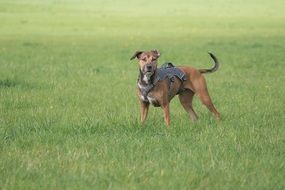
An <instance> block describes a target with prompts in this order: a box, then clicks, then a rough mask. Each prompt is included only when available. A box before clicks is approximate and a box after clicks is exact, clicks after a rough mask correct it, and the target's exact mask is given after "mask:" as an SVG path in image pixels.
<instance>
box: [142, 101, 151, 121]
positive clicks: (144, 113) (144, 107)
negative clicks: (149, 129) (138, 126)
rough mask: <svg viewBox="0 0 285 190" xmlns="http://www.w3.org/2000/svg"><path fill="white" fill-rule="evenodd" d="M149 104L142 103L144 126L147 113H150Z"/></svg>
mask: <svg viewBox="0 0 285 190" xmlns="http://www.w3.org/2000/svg"><path fill="white" fill-rule="evenodd" d="M148 108H149V103H148V102H143V101H141V123H142V124H144V122H145V120H146V117H147V113H148Z"/></svg>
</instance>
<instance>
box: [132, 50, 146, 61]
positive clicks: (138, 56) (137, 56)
mask: <svg viewBox="0 0 285 190" xmlns="http://www.w3.org/2000/svg"><path fill="white" fill-rule="evenodd" d="M142 53H143V51H136V52H135V53H134V55H133V56H132V57H131V59H130V60H133V59H134V58H138V59H139V58H140V56H141V54H142Z"/></svg>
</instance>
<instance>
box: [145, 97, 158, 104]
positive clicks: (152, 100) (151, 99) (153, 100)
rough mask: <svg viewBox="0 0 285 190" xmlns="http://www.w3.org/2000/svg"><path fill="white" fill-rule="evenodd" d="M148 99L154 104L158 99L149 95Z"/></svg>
mask: <svg viewBox="0 0 285 190" xmlns="http://www.w3.org/2000/svg"><path fill="white" fill-rule="evenodd" d="M147 99H148V101H149V103H151V104H153V103H155V102H156V99H155V98H152V97H149V96H147Z"/></svg>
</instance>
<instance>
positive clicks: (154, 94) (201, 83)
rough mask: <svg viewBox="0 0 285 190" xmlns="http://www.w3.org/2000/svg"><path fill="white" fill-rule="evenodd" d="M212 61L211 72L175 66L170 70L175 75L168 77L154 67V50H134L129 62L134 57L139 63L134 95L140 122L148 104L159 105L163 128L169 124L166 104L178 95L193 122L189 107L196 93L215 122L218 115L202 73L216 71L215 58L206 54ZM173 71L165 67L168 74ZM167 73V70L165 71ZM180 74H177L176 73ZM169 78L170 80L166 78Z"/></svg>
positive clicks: (155, 59) (145, 114)
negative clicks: (137, 104) (174, 72)
mask: <svg viewBox="0 0 285 190" xmlns="http://www.w3.org/2000/svg"><path fill="white" fill-rule="evenodd" d="M209 54H210V56H211V57H212V59H213V60H214V62H215V65H214V67H213V68H211V69H195V68H192V67H186V66H178V67H177V68H176V67H174V68H175V69H176V70H175V71H176V73H178V74H182V75H183V76H182V77H181V78H179V77H178V75H173V74H171V73H170V74H169V73H168V74H167V75H166V76H168V77H161V76H160V75H161V74H160V69H158V68H157V59H158V58H159V57H160V53H159V52H158V51H157V50H152V51H147V52H144V51H137V52H136V53H135V54H134V55H133V56H132V57H131V60H132V59H134V58H137V59H138V60H139V78H138V83H137V85H138V91H137V95H138V97H139V100H140V106H141V122H142V124H143V123H144V121H145V119H146V117H147V113H148V109H149V104H153V105H154V106H160V107H162V109H163V112H164V120H165V123H166V125H167V126H169V125H170V115H169V103H170V101H171V99H172V98H173V97H174V96H175V95H176V94H178V95H179V100H180V102H181V104H182V106H183V107H184V109H185V110H186V111H187V112H188V113H189V115H190V117H191V119H192V120H193V121H195V120H197V114H196V113H195V111H194V110H193V107H192V99H193V96H194V94H195V93H196V94H197V95H198V97H199V98H200V100H201V102H202V103H203V104H204V105H205V106H206V107H207V108H208V109H209V110H210V111H211V112H212V113H213V114H214V116H215V117H216V118H217V119H219V118H220V114H219V112H218V111H217V110H216V108H215V107H214V105H213V103H212V101H211V98H210V96H209V93H208V90H207V85H206V81H205V78H204V76H203V75H202V74H203V73H211V72H214V71H216V70H217V69H218V67H219V62H218V60H217V58H216V57H215V56H214V55H213V54H211V53H209ZM171 69H173V67H172V68H169V71H170V70H171ZM165 71H166V72H168V70H167V69H166V70H165ZM179 72H180V73H179ZM169 75H172V77H169Z"/></svg>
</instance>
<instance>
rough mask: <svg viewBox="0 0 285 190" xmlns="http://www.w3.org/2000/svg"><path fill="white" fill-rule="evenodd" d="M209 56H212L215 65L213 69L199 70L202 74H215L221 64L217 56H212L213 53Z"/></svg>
mask: <svg viewBox="0 0 285 190" xmlns="http://www.w3.org/2000/svg"><path fill="white" fill-rule="evenodd" d="M208 53H209V55H210V56H211V58H212V59H213V60H214V62H215V65H214V67H212V68H211V69H199V71H200V73H213V72H215V71H216V70H218V68H219V66H220V64H219V61H218V59H217V58H216V56H214V54H212V53H211V52H208Z"/></svg>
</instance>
